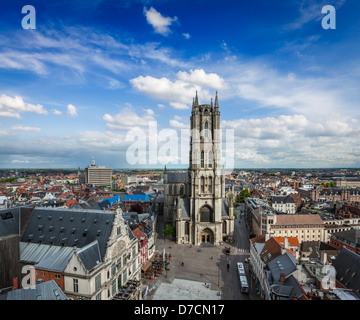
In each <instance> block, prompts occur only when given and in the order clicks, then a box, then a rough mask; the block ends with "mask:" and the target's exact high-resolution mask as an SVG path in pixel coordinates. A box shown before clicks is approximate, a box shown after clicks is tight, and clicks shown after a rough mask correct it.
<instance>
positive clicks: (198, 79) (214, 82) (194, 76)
mask: <svg viewBox="0 0 360 320" xmlns="http://www.w3.org/2000/svg"><path fill="white" fill-rule="evenodd" d="M177 77H178V78H179V79H180V80H182V81H184V82H187V83H193V84H198V85H200V86H205V87H210V88H215V89H219V90H220V89H224V88H226V84H225V81H224V79H222V78H221V77H220V76H219V75H217V74H216V73H206V72H205V71H204V70H203V69H195V70H190V72H186V71H179V72H178V73H177Z"/></svg>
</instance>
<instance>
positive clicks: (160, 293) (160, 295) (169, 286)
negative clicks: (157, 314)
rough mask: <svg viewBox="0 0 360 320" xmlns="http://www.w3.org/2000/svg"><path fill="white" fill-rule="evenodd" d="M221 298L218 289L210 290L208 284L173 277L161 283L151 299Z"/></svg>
mask: <svg viewBox="0 0 360 320" xmlns="http://www.w3.org/2000/svg"><path fill="white" fill-rule="evenodd" d="M164 297H166V300H221V295H220V291H215V290H211V289H210V288H209V287H208V284H205V283H204V282H199V281H191V280H182V279H174V281H173V282H172V283H165V282H163V283H161V285H160V286H159V288H158V289H157V290H156V291H155V293H154V295H153V297H152V300H164Z"/></svg>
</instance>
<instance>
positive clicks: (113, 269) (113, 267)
mask: <svg viewBox="0 0 360 320" xmlns="http://www.w3.org/2000/svg"><path fill="white" fill-rule="evenodd" d="M115 273H116V265H115V262H114V263H113V264H112V266H111V276H112V277H113V276H114V275H115Z"/></svg>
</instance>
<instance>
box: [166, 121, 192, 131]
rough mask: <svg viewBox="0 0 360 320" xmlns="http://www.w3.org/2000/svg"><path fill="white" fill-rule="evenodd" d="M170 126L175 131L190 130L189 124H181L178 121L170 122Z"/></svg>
mask: <svg viewBox="0 0 360 320" xmlns="http://www.w3.org/2000/svg"><path fill="white" fill-rule="evenodd" d="M170 125H171V126H172V127H173V128H175V129H189V124H186V123H183V122H180V121H178V120H176V119H173V120H170Z"/></svg>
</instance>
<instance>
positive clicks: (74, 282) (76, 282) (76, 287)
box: [73, 279, 79, 292]
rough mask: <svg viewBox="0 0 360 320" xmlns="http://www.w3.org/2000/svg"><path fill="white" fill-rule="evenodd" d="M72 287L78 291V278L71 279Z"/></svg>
mask: <svg viewBox="0 0 360 320" xmlns="http://www.w3.org/2000/svg"><path fill="white" fill-rule="evenodd" d="M73 289H74V292H79V280H78V279H73Z"/></svg>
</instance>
